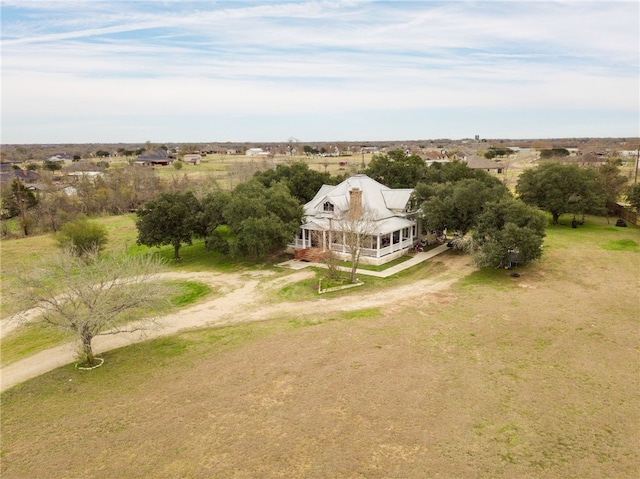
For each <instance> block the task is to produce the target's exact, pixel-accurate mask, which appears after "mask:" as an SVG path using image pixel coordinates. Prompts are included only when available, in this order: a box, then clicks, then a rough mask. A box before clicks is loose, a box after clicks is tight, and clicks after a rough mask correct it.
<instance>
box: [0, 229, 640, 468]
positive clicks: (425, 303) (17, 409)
mask: <svg viewBox="0 0 640 479" xmlns="http://www.w3.org/2000/svg"><path fill="white" fill-rule="evenodd" d="M597 226H598V225H597V224H596V225H595V226H594V227H593V228H592V230H588V229H584V230H582V231H581V230H578V231H577V232H576V231H575V230H574V231H573V232H571V233H570V234H567V232H566V231H564V230H560V229H559V227H558V229H553V228H552V229H550V231H549V237H548V241H547V247H546V252H545V255H544V258H543V260H541V261H540V262H538V263H537V264H535V265H533V266H532V267H530V268H528V269H524V270H519V272H520V273H521V276H520V278H512V277H511V276H509V273H510V271H504V270H496V271H487V272H481V273H474V275H472V276H471V277H470V278H469V277H468V278H467V279H466V280H465V281H462V282H460V283H459V284H458V285H456V286H454V287H453V288H451V289H449V290H446V291H441V292H437V293H434V294H431V293H429V294H427V293H425V294H424V295H419V296H411V297H408V298H402V297H398V298H397V300H396V301H393V302H388V303H386V306H380V307H375V308H363V309H364V311H362V312H361V313H349V314H334V313H332V314H329V313H327V312H325V311H324V309H323V305H324V304H326V302H325V300H323V299H317V300H315V301H312V302H310V303H305V308H304V309H299V310H298V311H296V312H295V313H291V312H289V313H288V314H286V315H283V316H281V317H280V319H277V320H272V321H266V322H261V323H253V324H246V325H241V326H234V327H228V328H219V329H211V330H202V331H194V332H190V333H185V334H180V335H177V336H175V337H171V338H165V339H162V340H155V341H150V342H147V343H143V344H140V345H137V346H133V347H129V348H126V349H122V350H117V351H113V352H111V353H108V355H107V359H108V360H107V361H106V363H105V366H104V367H103V368H100V369H98V370H96V371H94V372H92V373H90V374H86V373H82V374H81V373H80V372H78V371H75V370H74V369H73V368H71V367H65V368H61V369H58V370H56V371H54V372H52V373H51V374H48V375H45V376H43V377H41V378H38V379H36V380H33V381H29V382H28V383H25V384H23V385H21V386H18V387H16V388H13V389H12V390H10V391H8V392H6V393H4V394H3V396H2V402H3V414H2V431H3V461H2V473H3V478H22V477H48V478H63V477H64V478H75V477H77V478H81V477H82V478H84V477H110V478H119V477H121V478H136V477H140V478H142V477H234V478H272V477H296V478H326V477H335V478H357V477H362V478H364V477H368V478H392V477H395V478H425V477H440V478H461V477H476V478H531V477H535V478H549V479H551V478H553V479H555V478H558V477H563V478H581V479H582V478H602V479H605V478H606V479H609V478H635V477H637V466H638V463H639V457H640V454H639V444H640V440H639V439H640V437H639V433H638V431H639V430H640V416H639V411H638V407H637V404H638V399H639V398H638V396H639V392H640V386H639V381H638V374H637V373H638V321H637V306H638V303H637V300H638V296H637V295H638V276H637V272H638V266H639V265H640V263H639V261H640V255H638V254H637V253H633V252H629V251H609V250H603V249H602V248H601V247H600V246H599V245H600V244H605V243H607V242H608V241H613V240H618V239H622V237H621V236H620V235H628V236H630V237H631V238H632V239H634V241H638V240H639V239H640V235H639V234H638V230H637V229H628V231H626V232H625V233H619V232H617V231H608V230H606V229H598V228H597ZM601 226H605V225H601ZM565 235H566V236H570V235H580V238H579V239H578V238H575V239H576V241H574V243H573V244H572V245H571V246H570V247H566V248H563V247H561V246H562V245H563V244H564V242H565ZM587 236H590V237H591V239H590V240H589V239H588V238H586V237H587ZM625 237H626V236H625ZM459 260H460V258H458V257H455V256H445V257H443V259H442V261H441V262H442V264H443V266H442V267H443V268H444V270H445V271H442V274H441V277H446V275H447V274H448V270H447V268H449V267H450V265H455V266H456V267H459V266H460V263H459ZM415 274H416V275H418V276H419V275H420V273H419V272H416V273H415ZM411 279H412V276H410V275H409V276H407V277H406V278H401V279H400V281H407V282H410V281H411ZM416 284H423V283H419V282H418V281H416ZM379 291H380V293H382V292H383V291H384V289H383V288H382V286H381V289H380V290H379ZM344 298H345V301H353V300H354V298H357V294H356V295H355V296H350V295H349V296H344ZM310 305H311V306H310ZM354 316H355V317H354ZM304 321H307V322H312V323H311V324H306V323H304ZM301 326H309V327H301ZM79 448H81V449H79Z"/></svg>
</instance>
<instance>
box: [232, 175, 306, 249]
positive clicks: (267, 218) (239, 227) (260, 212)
mask: <svg viewBox="0 0 640 479" xmlns="http://www.w3.org/2000/svg"><path fill="white" fill-rule="evenodd" d="M223 213H224V218H225V220H226V223H227V226H228V227H229V231H230V232H231V233H232V234H233V235H234V241H233V243H232V245H231V251H232V253H233V254H235V255H236V256H238V255H248V256H250V257H251V258H253V259H260V258H263V257H264V256H265V255H266V254H268V253H272V252H275V251H278V250H281V249H284V248H285V247H286V245H287V244H288V243H289V242H290V241H291V239H292V238H293V236H294V234H295V233H296V232H297V231H298V228H299V227H300V224H301V221H302V206H301V205H300V203H299V202H298V200H297V199H296V198H294V197H293V196H291V193H290V192H289V189H288V188H287V186H286V184H284V183H275V184H272V185H271V186H270V187H269V188H267V187H266V186H264V185H263V184H262V183H261V182H259V181H257V180H251V181H248V182H246V183H241V184H240V185H238V186H237V187H236V188H235V189H234V190H233V192H232V194H231V198H230V199H229V201H228V203H227V205H226V207H225V208H224V211H223Z"/></svg>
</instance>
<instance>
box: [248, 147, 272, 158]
mask: <svg viewBox="0 0 640 479" xmlns="http://www.w3.org/2000/svg"><path fill="white" fill-rule="evenodd" d="M245 155H247V156H271V153H270V152H268V151H264V150H263V149H262V148H249V149H248V150H247V151H246V152H245Z"/></svg>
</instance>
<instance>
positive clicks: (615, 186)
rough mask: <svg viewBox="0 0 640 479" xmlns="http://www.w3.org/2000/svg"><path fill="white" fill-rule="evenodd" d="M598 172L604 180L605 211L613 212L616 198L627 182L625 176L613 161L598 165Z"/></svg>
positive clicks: (616, 201)
mask: <svg viewBox="0 0 640 479" xmlns="http://www.w3.org/2000/svg"><path fill="white" fill-rule="evenodd" d="M598 173H599V174H600V176H602V181H603V182H604V191H605V193H606V195H607V212H608V213H609V214H614V211H615V210H616V204H617V203H618V199H619V198H620V196H621V195H622V193H623V190H624V187H625V185H626V184H627V177H626V176H625V175H623V174H622V172H621V170H620V167H619V166H618V164H617V163H616V162H615V161H607V162H606V163H605V164H603V165H600V167H599V168H598Z"/></svg>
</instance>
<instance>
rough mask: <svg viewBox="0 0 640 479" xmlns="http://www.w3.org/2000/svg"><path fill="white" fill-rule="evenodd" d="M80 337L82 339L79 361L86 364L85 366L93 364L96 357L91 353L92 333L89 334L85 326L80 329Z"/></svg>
mask: <svg viewBox="0 0 640 479" xmlns="http://www.w3.org/2000/svg"><path fill="white" fill-rule="evenodd" d="M80 338H81V341H82V350H81V352H80V363H82V364H86V365H87V366H93V365H95V363H96V358H95V356H94V355H93V347H92V346H91V341H92V340H93V334H91V332H90V331H89V330H88V328H86V327H85V328H83V329H82V333H81V334H80Z"/></svg>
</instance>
